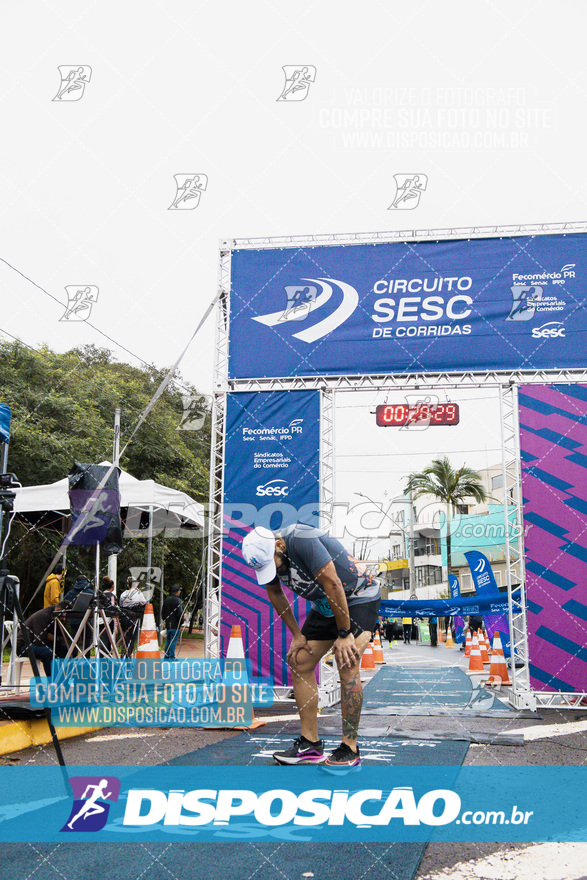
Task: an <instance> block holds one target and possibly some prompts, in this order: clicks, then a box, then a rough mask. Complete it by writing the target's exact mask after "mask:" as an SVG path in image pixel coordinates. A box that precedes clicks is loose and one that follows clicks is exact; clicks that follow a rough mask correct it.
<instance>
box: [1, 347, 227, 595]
mask: <svg viewBox="0 0 587 880" xmlns="http://www.w3.org/2000/svg"><path fill="white" fill-rule="evenodd" d="M0 364H1V370H2V378H3V382H2V385H3V387H2V393H1V394H0V402H1V403H6V404H8V405H9V406H10V408H11V411H12V427H11V442H10V446H9V457H8V470H9V471H12V472H14V473H15V474H16V475H17V476H18V478H19V480H20V482H21V483H22V485H23V486H33V485H38V484H42V483H52V482H54V481H56V480H60V479H63V477H65V476H67V474H68V473H69V471H70V470H71V467H72V465H73V463H74V461H80V462H84V463H99V462H101V461H105V460H107V461H111V460H112V444H113V422H114V411H115V408H116V407H117V406H120V408H121V441H120V447H121V450H122V449H123V448H124V446H125V444H126V442H127V440H128V438H129V437H130V435H131V434H132V432H133V430H134V428H135V426H136V424H137V422H138V420H139V417H140V415H141V413H142V412H143V410H144V409H145V407H146V406H147V404H148V403H149V401H150V400H151V398H152V397H153V394H154V393H155V391H156V390H157V388H158V386H159V384H160V382H161V380H162V378H163V376H164V375H165V372H166V371H160V370H156V369H155V368H154V367H144V368H139V367H134V366H130V365H129V364H126V363H118V362H114V361H113V360H112V356H111V354H110V352H109V351H108V350H107V349H104V348H97V347H95V346H91V345H90V346H83V347H81V348H76V349H73V350H71V351H68V352H66V353H65V354H59V353H57V352H54V351H51V350H50V349H49V348H47V347H43V348H41V349H40V350H32V349H30V348H28V347H26V346H24V345H22V344H21V343H18V342H15V343H4V342H0ZM186 394H192V395H194V396H196V397H197V396H198V392H197V390H196V389H195V388H193V387H192V386H190V385H189V384H188V383H186V382H185V381H183V380H182V379H181V377H179V376H177V377H175V378H174V380H173V381H172V382H171V383H170V384H169V386H168V387H167V389H166V391H165V392H164V394H163V395H162V396H161V398H160V399H159V400H158V401H157V403H156V404H155V406H154V408H153V410H152V411H151V413H150V414H149V416H148V418H147V419H146V420H145V422H144V423H143V424H142V425H141V427H140V428H139V430H138V431H137V433H136V434H135V436H134V438H133V439H132V441H131V442H130V443H129V446H128V448H127V449H126V450H125V451H124V453H123V455H122V457H121V460H120V466H121V467H122V468H123V470H125V471H128V472H129V473H130V474H132V475H133V476H134V477H136V478H137V479H141V480H142V479H151V480H155V481H156V482H158V483H163V484H164V485H166V486H169V487H171V488H173V489H179V490H181V491H183V492H186V493H187V494H188V495H190V496H191V497H192V498H194V499H196V500H197V501H200V502H204V501H205V500H206V499H207V497H208V475H209V454H210V440H209V438H210V415H209V412H207V411H206V419H205V422H204V425H203V426H202V427H201V428H200V429H199V430H197V431H185V430H178V426H179V425H180V423H181V421H182V414H183V403H182V395H186ZM201 409H202V411H204V410H205V409H206V404H205V398H203V397H202V406H201ZM66 528H67V521H62V520H61V519H60V518H59V517H57V516H55V517H54V525H53V528H52V529H47V528H42V529H36V528H31V526H30V524H29V527H28V528H27V527H25V525H24V524H22V523H20V524H19V523H14V524H13V527H12V531H11V535H10V538H9V541H8V545H7V551H8V556H7V560H8V564H9V566H10V568H11V570H12V571H13V573H14V574H17V575H18V576H19V577H20V579H21V584H22V587H21V590H22V592H21V596H22V598H23V605H25V606H26V605H27V604H28V602H29V601H30V598H31V597H32V595H33V593H34V592H35V590H36V588H37V586H38V585H39V583H40V581H41V578H42V576H43V573H44V572H45V570H46V568H47V566H48V564H49V562H50V561H51V559H52V557H53V555H54V553H55V551H56V549H57V547H58V546H59V543H60V540H61V536H62V535H63V533H64V529H66ZM201 551H202V543H201V540H200V539H196V538H194V539H190V538H173V537H169V536H166V535H165V533H161V534H159V535H157V536H156V537H155V538H154V540H153V556H152V565H154V566H159V567H161V564H162V562H163V563H164V572H165V583H166V584H167V585H168V586H169V585H170V584H171V583H172V582H174V583H180V584H182V585H183V586H184V588H185V593H186V595H189V594H190V592H192V591H193V588H194V586H195V584H196V581H197V578H198V572H199V571H200V565H201ZM146 557H147V545H146V532H145V538H144V539H142V538H135V539H125V542H124V549H123V551H122V553H121V554H120V555H119V557H118V573H119V574H118V584H119V590H120V589H123V588H124V586H123V585H124V583H125V580H126V576H127V575H128V569H129V568H130V567H131V566H135V565H136V566H144V565H146ZM67 567H68V571H69V575H68V578H67V583H68V584H71V583H72V582H73V580H75V576H76V574H77V573H78V572H79V571H82V572H83V573H85V574H88V575H90V574H93V572H94V550H93V548H91V552H90V553H89V554H84V553H83V552H82V551H78V550H77V549H71V550H70V551H69V553H68V565H67ZM105 573H106V559H103V568H102V570H101V574H105ZM41 605H42V592H41V593H40V594H39V595H38V596H37V597H36V599H35V601H34V604H33V607H40V606H41ZM29 610H30V609H29Z"/></svg>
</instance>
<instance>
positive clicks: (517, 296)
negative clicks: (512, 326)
mask: <svg viewBox="0 0 587 880" xmlns="http://www.w3.org/2000/svg"><path fill="white" fill-rule="evenodd" d="M575 277H576V272H575V263H565V265H564V266H562V267H561V268H560V269H558V270H556V271H554V272H550V271H547V270H546V269H543V270H542V271H540V272H532V273H528V274H520V273H519V272H514V273H513V274H512V282H513V284H512V286H511V287H510V291H511V294H512V304H511V308H510V311H509V314H508V315H507V316H506V321H531V320H532V319H533V318H535V317H541V316H542V315H544V314H545V313H553V312H564V310H565V306H566V305H567V302H566V300H564V299H562V298H560V296H559V292H558V291H557V289H556V286H557V285H560V286H563V291H564V285H565V284H567V283H568V282H570V281H571V280H573V279H575ZM551 291H552V292H551ZM531 334H532V338H533V339H554V338H557V337H558V338H564V336H565V331H564V328H563V324H562V322H561V321H549V322H547V323H546V324H542V326H541V327H534V328H533V329H532V331H531Z"/></svg>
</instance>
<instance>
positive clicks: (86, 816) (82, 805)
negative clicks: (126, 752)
mask: <svg viewBox="0 0 587 880" xmlns="http://www.w3.org/2000/svg"><path fill="white" fill-rule="evenodd" d="M69 783H70V785H71V790H72V792H73V806H72V808H71V813H70V815H69V818H68V820H67V822H66V823H65V825H64V826H63V828H61V831H83V832H95V831H101V830H102V829H103V828H104V827H105V825H106V822H107V821H108V812H109V810H110V804H109V803H108V801H111V802H112V803H116V801H117V800H118V797H119V795H120V779H118V778H117V777H116V776H72V777H71V779H70V780H69Z"/></svg>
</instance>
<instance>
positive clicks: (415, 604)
mask: <svg viewBox="0 0 587 880" xmlns="http://www.w3.org/2000/svg"><path fill="white" fill-rule="evenodd" d="M513 598H514V601H516V602H517V600H519V598H520V593H519V591H517V592H516V593H515V594H514V596H513ZM507 607H508V597H507V595H506V594H505V593H498V594H497V595H496V596H493V595H491V596H466V597H465V598H463V597H461V598H460V599H428V600H426V601H424V600H421V599H403V600H402V599H382V600H381V605H380V606H379V613H380V614H384V615H389V616H392V617H398V616H399V615H402V616H405V617H434V616H436V617H456V616H457V615H459V614H462V615H465V614H467V615H468V614H482V615H485V614H499V613H502V614H503V613H506V614H507Z"/></svg>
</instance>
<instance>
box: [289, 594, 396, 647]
mask: <svg viewBox="0 0 587 880" xmlns="http://www.w3.org/2000/svg"><path fill="white" fill-rule="evenodd" d="M380 601H381V600H380V599H379V597H377V599H373V600H372V601H371V602H361V603H360V604H359V605H349V616H350V618H351V632H352V634H353V635H354V636H355V637H356V636H359V635H360V634H361V633H362V632H373V629H374V627H375V624H376V622H377V617H378V612H379V603H380ZM302 635H303V636H305V637H306V638H307V639H308V641H313V642H329V641H332V640H334V639H336V638H338V625H337V623H336V618H334V617H323V615H322V614H318V612H317V611H315V610H314V609H313V608H311V609H310V613H309V614H308V616H307V617H306V619H305V621H304V625H303V626H302Z"/></svg>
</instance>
